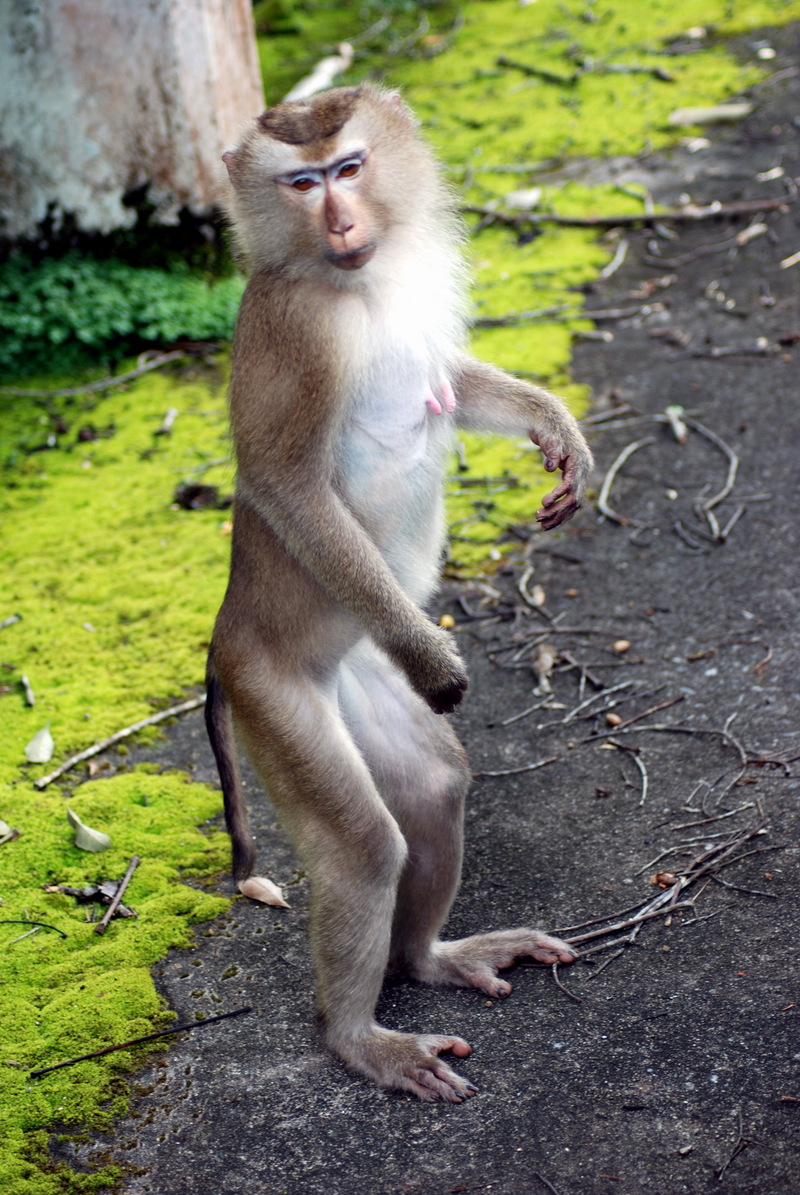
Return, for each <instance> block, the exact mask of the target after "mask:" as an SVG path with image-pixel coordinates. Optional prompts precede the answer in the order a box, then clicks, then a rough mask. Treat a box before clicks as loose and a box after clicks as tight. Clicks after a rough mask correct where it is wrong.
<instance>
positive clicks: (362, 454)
mask: <svg viewBox="0 0 800 1195" xmlns="http://www.w3.org/2000/svg"><path fill="white" fill-rule="evenodd" d="M436 357H437V354H436V353H435V352H434V351H433V350H432V348H431V346H430V344H429V342H427V341H426V338H425V335H424V333H423V330H422V329H421V328H419V327H417V328H416V329H415V328H411V329H409V328H405V329H401V330H400V333H395V334H394V335H386V336H385V337H384V338H383V339H382V342H381V351H380V353H376V354H374V355H371V356H370V357H368V358H367V361H366V363H365V367H364V368H363V369H362V370H361V372H360V374H359V376H358V379H357V383H356V387H355V398H354V402H353V404H352V407H351V411H350V415H349V418H348V420H347V422H346V425H345V427H344V429H343V436H342V455H341V469H342V474H341V482H342V488H343V490H344V493H345V495H346V497H347V500H348V501H349V504H350V505H351V507H352V508H353V510H354V511H355V513H356V514H358V515H359V516H360V518H361V519H362V521H363V523H364V525H365V526H366V527H368V528H369V529H370V530H371V532H372V534H373V536H374V537H375V539H376V541H377V542H378V543H379V545H380V547H381V548H382V550H383V552H384V554H385V555H386V557H387V560H389V563H390V564H392V567H393V568H394V570H395V572H396V574H397V575H398V579H399V580H400V581H401V583H403V584H404V585H405V586H406V588H408V589H409V590H414V589H416V588H417V585H416V584H415V583H414V581H413V580H412V578H411V577H407V576H401V575H400V574H401V573H405V572H406V566H405V565H402V564H401V563H400V562H401V561H406V562H408V561H410V560H413V561H415V562H416V564H415V566H414V570H413V571H414V573H417V572H418V568H419V565H420V564H422V566H423V567H422V571H423V572H425V573H427V566H426V564H425V563H423V562H425V561H427V560H428V559H430V560H433V561H438V553H439V548H440V544H441V539H442V475H443V468H444V460H445V455H446V452H447V449H448V447H449V444H450V439H451V431H452V416H451V414H450V412H449V411H448V410H447V405H448V404H447V401H446V399H445V397H444V395H445V394H446V393H447V391H448V386H447V382H446V378H445V375H444V372H443V370H442V368H441V366H440V365H439V364H438V362H437V360H436ZM426 585H427V578H426Z"/></svg>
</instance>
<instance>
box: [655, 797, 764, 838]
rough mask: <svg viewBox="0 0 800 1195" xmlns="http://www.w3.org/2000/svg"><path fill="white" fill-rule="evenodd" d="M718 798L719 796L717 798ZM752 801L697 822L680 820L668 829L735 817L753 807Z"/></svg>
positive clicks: (707, 824)
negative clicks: (679, 822)
mask: <svg viewBox="0 0 800 1195" xmlns="http://www.w3.org/2000/svg"><path fill="white" fill-rule="evenodd" d="M717 799H718V800H719V798H717ZM753 808H754V805H753V802H752V801H748V802H747V803H746V804H745V805H740V806H739V807H738V809H729V810H728V811H727V813H716V814H710V815H709V816H708V817H705V818H703V819H702V821H699V822H681V824H680V825H679V826H670V830H693V829H695V827H696V826H710V825H712V824H713V823H714V822H722V821H724V820H725V818H728V817H735V816H736V814H737V813H743V812H744V810H745V809H753Z"/></svg>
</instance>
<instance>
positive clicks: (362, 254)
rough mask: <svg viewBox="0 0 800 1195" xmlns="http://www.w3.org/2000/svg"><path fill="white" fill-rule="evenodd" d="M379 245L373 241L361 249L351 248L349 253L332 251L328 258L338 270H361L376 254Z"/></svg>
mask: <svg viewBox="0 0 800 1195" xmlns="http://www.w3.org/2000/svg"><path fill="white" fill-rule="evenodd" d="M376 249H377V245H376V244H375V243H374V242H373V243H371V244H369V245H364V246H363V248H361V249H351V250H350V251H348V252H347V253H330V254H329V255H328V260H329V261H330V263H331V265H334V266H336V268H337V270H360V269H361V267H362V266H365V265H366V264H367V262H368V261H371V260H372V258H373V257H374V255H375V250H376Z"/></svg>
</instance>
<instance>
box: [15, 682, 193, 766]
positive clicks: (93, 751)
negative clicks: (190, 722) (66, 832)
mask: <svg viewBox="0 0 800 1195" xmlns="http://www.w3.org/2000/svg"><path fill="white" fill-rule="evenodd" d="M205 700H206V698H205V694H203V696H202V697H193V698H192V699H191V700H190V701H183V702H181V704H180V705H173V706H171V707H170V708H169V709H168V710H161V711H160V713H158V714H153V715H152V716H151V717H149V718H142V720H141V722H134V724H133V725H132V726H126V727H125V728H124V730H118V731H117V732H116V734H112V735H110V736H109V737H108V738H107V739H103V740H102V741H101V742H99V743H95V744H94V746H93V747H87V748H86V750H85V751H79V752H78V754H77V755H73V756H71V757H70V758H69V759H67V760H65V761H64V763H62V764H61V765H60V767H57V768H56V770H55V771H54V772H50V773H49V774H48V775H47V776H40V777H39V779H38V780H34V782H33V786H34V788H47V786H48V784H52V782H53V781H54V780H57V779H58V777H59V776H63V775H64V773H65V772H69V771H70V769H71V768H74V767H75V765H76V764H78V763H83V761H84V760H85V759H91V758H92V756H94V755H99V754H100V752H101V751H105V750H106V749H107V748H108V747H113V746H114V744H115V743H119V742H121V741H122V739H127V738H129V737H130V735H132V734H136V732H137V731H139V730H144V728H145V727H146V726H157V725H158V723H159V722H165V721H166V720H167V718H174V717H176V716H177V715H178V714H186V713H188V712H189V710H196V709H198V708H199V707H200V706H201V705H204V704H205Z"/></svg>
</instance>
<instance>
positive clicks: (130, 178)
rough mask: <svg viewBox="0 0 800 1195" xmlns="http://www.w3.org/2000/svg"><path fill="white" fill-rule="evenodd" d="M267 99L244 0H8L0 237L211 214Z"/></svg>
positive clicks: (1, 70)
mask: <svg viewBox="0 0 800 1195" xmlns="http://www.w3.org/2000/svg"><path fill="white" fill-rule="evenodd" d="M263 106H264V100H263V91H262V86H261V78H260V73H259V64H258V57H257V53H256V44H255V34H254V29H253V18H252V9H251V3H250V0H134V2H129V0H80V3H78V4H75V3H74V2H72V0H4V2H3V3H0V238H2V239H4V240H5V241H6V242H8V241H11V242H14V241H18V240H22V239H32V238H41V236H42V231H43V229H50V230H54V231H55V232H56V233H57V232H58V229H59V228H60V227H62V226H63V225H71V226H73V227H75V228H76V229H77V230H78V231H80V232H86V233H101V234H103V233H109V232H112V231H114V230H117V229H120V228H126V227H130V226H131V225H132V224H133V223H134V222H135V220H136V211H135V202H136V201H137V200H138V199H144V200H146V202H147V203H148V204H150V205H152V207H153V209H154V210H153V218H154V219H155V220H156V221H157V222H159V223H164V224H169V223H174V222H175V221H176V220H177V219H178V216H179V214H180V213H181V212H182V211H187V210H188V211H189V212H191V213H192V214H193V215H195V216H200V217H202V216H204V215H206V214H208V213H210V212H211V211H213V209H214V208H215V206H216V205H217V203H218V201H219V198H220V187H221V185H222V181H223V176H224V169H223V167H222V164H221V162H220V154H221V153H222V152H223V150H224V149H226V148H227V147H229V146H230V145H231V144H232V143H233V142H235V140H236V137H237V133H238V131H239V128H240V126H241V125H242V123H243V122H244V121H245V120H246V119H248V118H249V117H251V116H253V115H255V114H257V113H258V112H259V111H261V109H262V108H263Z"/></svg>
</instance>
